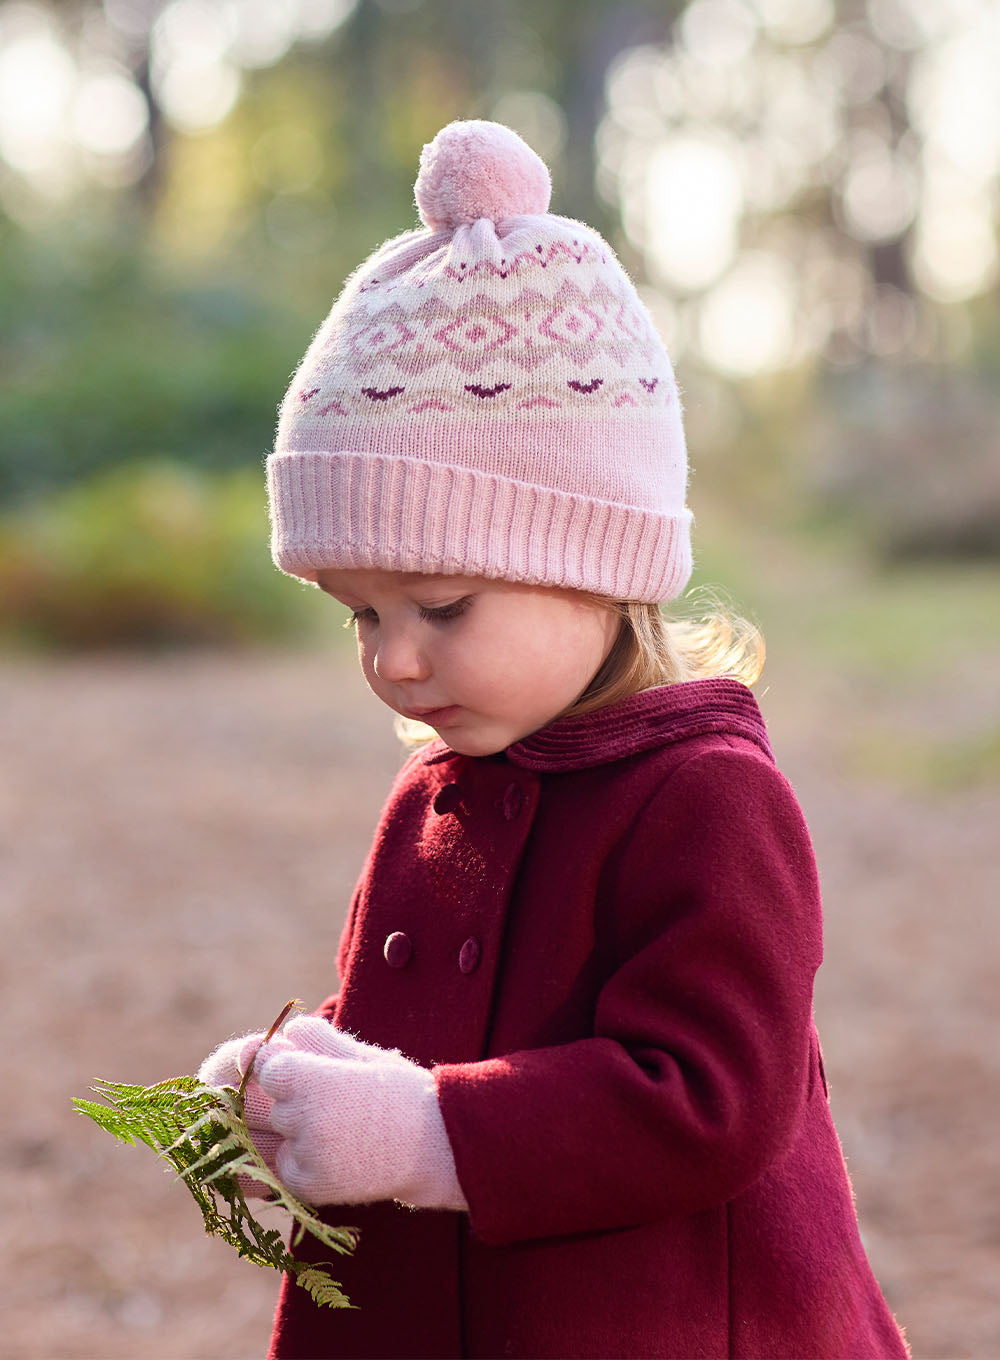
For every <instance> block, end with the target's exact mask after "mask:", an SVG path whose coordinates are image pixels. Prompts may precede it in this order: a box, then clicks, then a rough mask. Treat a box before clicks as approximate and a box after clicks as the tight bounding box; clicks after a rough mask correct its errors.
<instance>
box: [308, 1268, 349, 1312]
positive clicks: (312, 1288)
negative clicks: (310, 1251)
mask: <svg viewBox="0 0 1000 1360" xmlns="http://www.w3.org/2000/svg"><path fill="white" fill-rule="evenodd" d="M326 1264H327V1263H326V1262H323V1264H322V1265H321V1266H311V1265H305V1264H303V1262H301V1261H298V1262H296V1264H295V1265H293V1266H292V1273H293V1274H294V1276H295V1283H296V1284H300V1285H301V1286H302V1288H303V1289H306V1290H308V1291H309V1294H310V1295H311V1296H312V1299H313V1301H314V1302H315V1303H318V1304H319V1306H320V1307H321V1308H354V1307H356V1305H355V1304H353V1303H351V1301H350V1299H349V1298H348V1297H347V1295H346V1294H344V1293H343V1292H342V1291H341V1289H340V1287H339V1285H337V1284H336V1282H335V1281H334V1280H331V1278H330V1276H329V1275H328V1274H327V1273H326V1270H325V1268H324V1267H325V1266H326Z"/></svg>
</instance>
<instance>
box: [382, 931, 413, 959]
mask: <svg viewBox="0 0 1000 1360" xmlns="http://www.w3.org/2000/svg"><path fill="white" fill-rule="evenodd" d="M382 953H383V954H384V955H385V961H386V963H387V964H388V965H389V967H390V968H405V967H406V965H407V964H408V963H409V962H410V959H411V958H412V956H413V941H412V940H411V939H410V937H409V935H404V934H403V932H402V931H401V930H394V931H393V932H392V934H391V935H390V936H389V937H388V938H387V940H386V942H385V945H384V946H383V948H382Z"/></svg>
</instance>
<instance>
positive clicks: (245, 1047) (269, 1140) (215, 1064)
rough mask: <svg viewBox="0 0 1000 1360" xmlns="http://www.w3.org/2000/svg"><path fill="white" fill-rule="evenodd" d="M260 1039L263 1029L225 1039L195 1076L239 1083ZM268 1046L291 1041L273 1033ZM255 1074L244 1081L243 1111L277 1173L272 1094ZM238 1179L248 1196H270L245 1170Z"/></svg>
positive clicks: (224, 1083)
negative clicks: (264, 1087)
mask: <svg viewBox="0 0 1000 1360" xmlns="http://www.w3.org/2000/svg"><path fill="white" fill-rule="evenodd" d="M263 1042H264V1034H263V1031H261V1032H260V1033H258V1034H243V1035H241V1036H240V1037H239V1038H238V1039H227V1040H226V1042H225V1043H224V1044H220V1045H219V1047H218V1048H217V1049H215V1050H214V1051H213V1052H211V1053H210V1054H209V1055H208V1057H207V1058H206V1059H205V1061H204V1062H203V1063H202V1065H201V1067H199V1069H198V1080H199V1081H203V1082H204V1083H205V1085H206V1086H237V1087H238V1086H239V1084H240V1082H241V1081H242V1080H243V1076H244V1074H245V1073H246V1070H247V1068H248V1067H249V1066H250V1064H251V1063H252V1062H253V1060H254V1056H255V1054H256V1053H257V1050H258V1049H259V1048H260V1046H261V1044H262V1043H263ZM270 1047H271V1048H273V1049H275V1051H277V1050H279V1049H281V1048H285V1047H287V1048H290V1047H291V1044H289V1043H287V1041H286V1040H285V1039H284V1037H283V1036H282V1035H275V1037H274V1038H273V1039H272V1040H271V1044H270ZM255 1077H256V1073H255V1075H254V1077H251V1079H250V1081H248V1082H247V1089H246V1092H245V1093H244V1098H243V1115H244V1118H245V1119H246V1125H247V1129H248V1130H249V1132H250V1135H251V1137H252V1138H253V1142H254V1147H255V1148H256V1149H257V1151H258V1152H259V1153H260V1155H261V1157H262V1158H263V1159H264V1161H265V1162H266V1163H267V1166H268V1167H269V1168H270V1170H271V1171H273V1172H274V1174H275V1175H277V1174H278V1172H277V1168H276V1166H275V1160H274V1159H275V1155H276V1153H277V1151H278V1145H279V1144H280V1142H281V1138H280V1136H279V1135H278V1134H276V1133H275V1132H274V1131H273V1129H272V1128H271V1103H272V1102H271V1098H270V1096H266V1095H265V1094H264V1092H263V1091H262V1090H261V1089H260V1087H259V1086H258V1084H257V1082H256V1080H255ZM237 1179H238V1180H239V1183H240V1186H241V1188H242V1190H243V1193H244V1195H245V1196H246V1197H247V1199H252V1198H255V1197H256V1198H263V1199H267V1198H269V1197H270V1195H271V1189H270V1187H269V1186H267V1185H263V1184H262V1183H261V1182H260V1181H257V1180H254V1178H253V1176H251V1175H249V1174H246V1175H241V1176H239V1177H238V1178H237Z"/></svg>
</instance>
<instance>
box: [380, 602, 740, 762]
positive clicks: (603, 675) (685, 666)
mask: <svg viewBox="0 0 1000 1360" xmlns="http://www.w3.org/2000/svg"><path fill="white" fill-rule="evenodd" d="M580 594H581V595H582V598H583V599H585V600H589V601H590V602H591V603H593V604H595V605H598V606H600V607H601V608H604V609H611V610H613V611H614V612H615V613H616V614H618V615H619V617H620V619H621V623H620V626H619V629H618V636H617V637H616V638H615V641H614V643H613V645H612V647H611V650H610V652H609V653H608V655H607V657H606V658H605V660H604V663H603V665H602V666H601V667H600V669H599V670H598V671H597V674H596V675H595V676H594V677H593V679H592V680H591V682H590V684H589V685H588V686H587V688H586V689H585V690H584V691H583V693H582V694H581V695H580V697H579V698H578V699H576V700H575V701H574V702H573V703H572V704H570V706H569V708H566V709H564V710H563V711H562V713H560V714H558V715H557V716H558V717H560V718H572V717H576V716H578V715H579V714H581V713H591V712H593V711H594V710H595V709H598V708H608V707H609V706H610V705H611V704H617V703H620V702H621V700H622V699H627V698H629V696H630V695H632V694H641V693H642V692H643V691H644V690H648V689H656V688H658V687H659V686H660V685H677V684H681V683H683V682H684V681H686V680H708V679H719V678H721V677H728V678H730V679H733V680H741V681H742V682H743V684H745V685H753V684H754V683H755V682H756V681H757V680H758V679H759V678H760V673H761V671H762V670H763V669H764V655H765V649H764V638H763V635H762V634H761V632H760V629H759V628H758V627H757V625H756V624H754V623H751V622H750V620H748V619H745V618H743V617H741V616H740V615H739V614H736V613H734V612H733V611H732V610H731V609H730V608H729V607H728V606H727V605H726V604H725V602H724V601H723V600H722V599H721V598H720V596H719V594H718V592H714V591H709V590H706V589H702V590H700V591H693V592H692V593H691V595H689V596H688V602H689V604H691V605H697V604H698V602H699V601H704V602H705V604H707V606H708V607H707V609H704V608H703V609H702V610H701V611H700V612H699V613H698V614H697V615H691V616H687V617H686V616H684V615H678V616H676V617H673V618H671V617H669V616H668V615H666V614H664V612H663V610H662V608H661V607H660V605H658V604H642V603H639V602H638V601H636V600H609V599H607V598H606V597H605V596H601V595H590V594H588V593H586V592H580ZM553 721H554V719H553ZM395 728H396V735H397V736H398V737H399V739H400V740H401V741H402V742H403V743H404V744H405V745H407V746H410V747H416V746H421V745H423V744H424V742H427V741H430V740H431V739H432V738H433V737H434V736H435V735H436V733H435V732H434V731H433V730H432V729H431V728H429V727H427V726H426V725H425V724H424V723H418V722H414V721H413V720H412V719H411V718H403V717H398V718H397V719H396V723H395Z"/></svg>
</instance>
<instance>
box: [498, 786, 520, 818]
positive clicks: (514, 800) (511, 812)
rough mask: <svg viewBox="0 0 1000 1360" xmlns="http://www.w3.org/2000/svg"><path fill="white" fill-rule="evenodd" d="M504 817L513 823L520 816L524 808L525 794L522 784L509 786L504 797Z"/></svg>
mask: <svg viewBox="0 0 1000 1360" xmlns="http://www.w3.org/2000/svg"><path fill="white" fill-rule="evenodd" d="M502 806H503V815H504V816H505V817H506V818H507V820H508V822H512V821H513V820H514V818H515V817H517V816H519V815H520V812H521V808H522V807H523V806H524V794H523V793H522V792H521V785H520V784H508V785H507V788H506V789H505V790H504V795H503V804H502Z"/></svg>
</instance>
